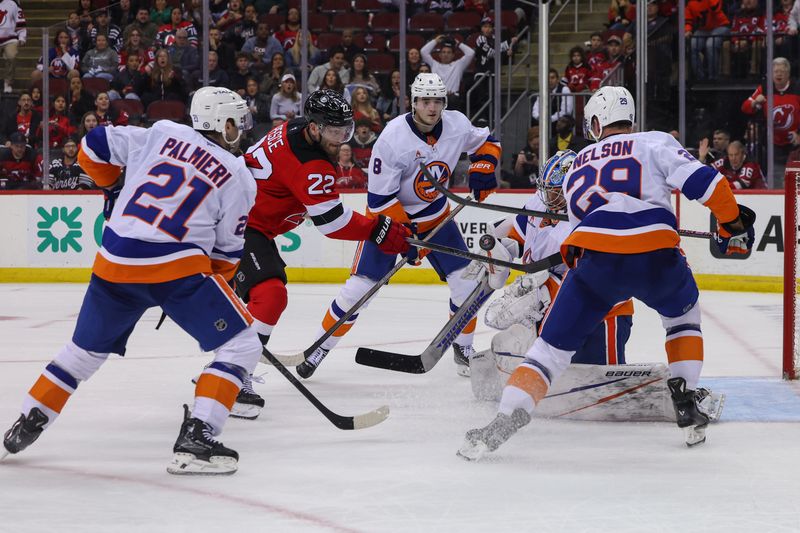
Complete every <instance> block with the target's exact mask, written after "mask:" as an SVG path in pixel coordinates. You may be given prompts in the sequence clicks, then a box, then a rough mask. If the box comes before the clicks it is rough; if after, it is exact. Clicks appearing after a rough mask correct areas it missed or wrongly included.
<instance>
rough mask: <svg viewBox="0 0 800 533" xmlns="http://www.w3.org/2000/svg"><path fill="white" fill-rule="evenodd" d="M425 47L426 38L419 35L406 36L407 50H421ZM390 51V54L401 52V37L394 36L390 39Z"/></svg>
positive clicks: (410, 34)
mask: <svg viewBox="0 0 800 533" xmlns="http://www.w3.org/2000/svg"><path fill="white" fill-rule="evenodd" d="M424 45H425V38H424V37H422V35H417V34H415V33H409V34H406V50H408V49H409V48H416V49H417V50H419V49H420V48H422V47H423V46H424ZM389 51H390V52H395V53H397V52H399V51H400V35H392V38H391V39H389Z"/></svg>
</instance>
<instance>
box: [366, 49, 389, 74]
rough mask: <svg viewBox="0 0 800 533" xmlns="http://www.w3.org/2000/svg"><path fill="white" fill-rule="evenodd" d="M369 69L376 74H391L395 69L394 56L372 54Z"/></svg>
mask: <svg viewBox="0 0 800 533" xmlns="http://www.w3.org/2000/svg"><path fill="white" fill-rule="evenodd" d="M368 62H369V63H368V64H369V69H370V70H371V71H372V72H373V73H375V74H389V73H390V72H392V70H394V67H395V56H394V55H393V54H385V53H384V54H382V53H377V54H372V55H370V56H369V59H368Z"/></svg>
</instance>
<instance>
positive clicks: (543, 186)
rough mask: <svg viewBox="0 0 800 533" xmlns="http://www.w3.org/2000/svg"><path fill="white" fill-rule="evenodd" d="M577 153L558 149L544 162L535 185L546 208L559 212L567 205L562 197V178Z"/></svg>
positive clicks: (564, 176)
mask: <svg viewBox="0 0 800 533" xmlns="http://www.w3.org/2000/svg"><path fill="white" fill-rule="evenodd" d="M577 155H578V154H576V153H575V152H573V151H572V150H559V151H558V152H556V154H555V155H554V156H552V157H551V158H550V159H548V160H547V162H546V163H545V164H544V168H542V171H541V172H540V174H539V179H538V180H537V183H536V186H537V188H538V189H539V196H540V197H541V199H542V201H543V202H544V205H546V206H547V209H548V210H550V211H553V212H559V211H563V210H564V208H565V207H566V206H567V201H566V199H565V198H564V189H563V187H564V180H565V179H566V177H567V172H569V168H570V166H572V161H573V160H574V159H575V156H577Z"/></svg>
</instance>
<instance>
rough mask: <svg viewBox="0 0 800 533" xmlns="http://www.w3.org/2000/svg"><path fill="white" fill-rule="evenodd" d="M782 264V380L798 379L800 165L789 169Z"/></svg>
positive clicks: (799, 332)
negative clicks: (799, 198) (799, 197)
mask: <svg viewBox="0 0 800 533" xmlns="http://www.w3.org/2000/svg"><path fill="white" fill-rule="evenodd" d="M784 179H785V193H786V194H785V210H784V243H785V248H784V265H783V277H784V280H783V312H784V324H783V377H784V378H785V379H797V378H798V369H800V351H799V350H798V347H800V342H799V341H800V317H798V306H797V265H798V246H797V225H798V221H800V212H799V211H798V210H799V209H800V203H799V202H798V201H797V198H798V194H800V165H798V164H797V163H795V164H794V165H792V164H790V166H788V167H787V168H786V173H785V176H784Z"/></svg>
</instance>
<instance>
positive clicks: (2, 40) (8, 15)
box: [0, 0, 28, 93]
mask: <svg viewBox="0 0 800 533" xmlns="http://www.w3.org/2000/svg"><path fill="white" fill-rule="evenodd" d="M0 13H2V14H3V17H2V19H0V56H2V57H3V58H4V59H5V68H4V69H3V79H4V80H5V83H4V87H3V92H4V93H10V92H11V91H12V90H13V87H12V84H13V82H14V78H15V77H16V73H17V53H18V50H19V47H20V46H25V42H26V41H27V39H28V30H27V29H26V27H25V15H23V14H22V9H21V8H20V7H19V6H18V5H17V4H16V2H14V1H13V0H0Z"/></svg>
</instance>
